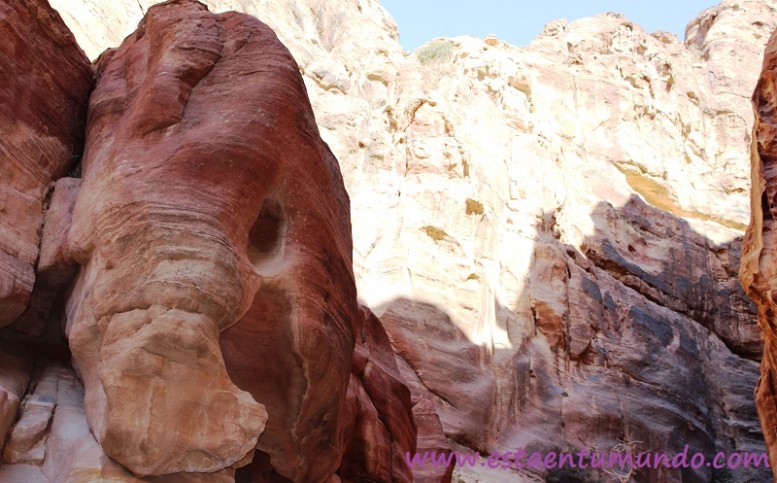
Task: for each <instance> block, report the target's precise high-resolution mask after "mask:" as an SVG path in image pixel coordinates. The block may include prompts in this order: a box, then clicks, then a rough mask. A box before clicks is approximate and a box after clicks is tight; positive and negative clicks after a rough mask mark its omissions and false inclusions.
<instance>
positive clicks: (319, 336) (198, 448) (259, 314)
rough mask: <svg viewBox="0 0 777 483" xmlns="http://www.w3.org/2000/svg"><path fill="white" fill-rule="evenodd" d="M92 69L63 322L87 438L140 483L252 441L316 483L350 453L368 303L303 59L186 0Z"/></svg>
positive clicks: (156, 12)
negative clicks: (351, 400) (357, 279)
mask: <svg viewBox="0 0 777 483" xmlns="http://www.w3.org/2000/svg"><path fill="white" fill-rule="evenodd" d="M97 76H98V81H97V85H96V88H95V90H94V92H93V93H92V96H91V99H90V111H89V112H90V118H89V119H90V121H89V125H88V127H87V144H86V150H85V154H84V161H83V185H82V187H81V190H80V192H79V194H78V198H77V201H76V205H75V208H74V211H73V221H72V227H71V230H70V234H69V251H70V253H71V255H72V256H73V258H74V259H75V260H76V261H77V262H78V263H79V264H80V265H81V269H80V272H79V274H78V277H77V279H76V282H75V288H74V290H73V294H72V296H71V297H70V299H69V301H68V311H67V320H68V322H67V330H66V335H67V337H68V340H69V342H70V348H71V350H72V352H73V359H74V362H75V364H76V365H77V368H78V370H79V372H80V374H81V376H82V377H83V379H84V383H85V386H86V395H85V408H86V414H87V418H88V421H89V425H90V427H91V429H92V431H93V433H94V434H95V436H96V437H97V439H98V441H99V442H100V445H101V446H102V448H103V449H104V450H105V452H106V453H107V454H108V455H109V456H111V457H112V458H113V459H115V460H116V461H118V462H119V463H121V464H122V465H124V466H125V467H127V468H128V469H130V470H131V471H132V472H133V473H135V474H136V475H138V476H145V475H163V474H169V473H176V472H213V471H218V470H221V469H224V468H228V467H233V466H240V465H242V464H243V462H242V460H243V459H244V458H245V457H246V456H247V455H248V456H250V455H251V452H252V451H253V449H254V447H258V448H259V449H260V450H263V451H265V452H266V453H268V454H270V456H271V462H272V464H273V466H274V467H275V468H276V470H277V471H278V472H279V473H280V474H281V475H283V476H285V477H287V478H290V479H292V480H294V481H322V480H323V479H325V478H326V477H327V476H329V475H331V474H332V473H334V471H335V469H336V468H337V466H338V465H339V462H340V458H341V456H342V452H343V445H344V441H343V436H344V435H343V413H344V409H345V395H346V387H347V384H348V380H349V374H350V366H351V354H352V347H353V327H352V324H353V320H354V317H355V315H356V298H355V289H354V285H353V278H352V274H351V268H350V267H351V258H350V257H351V255H350V251H351V245H350V224H349V216H348V197H347V195H346V193H345V190H344V189H343V187H342V181H341V179H340V175H339V169H338V166H337V162H336V160H335V158H334V157H333V156H332V154H331V153H330V152H329V150H328V149H327V147H326V145H325V144H324V143H323V142H322V141H321V140H320V137H319V136H318V131H317V129H316V125H315V122H314V119H313V114H312V111H311V109H310V105H309V103H308V101H307V98H306V94H305V88H304V85H303V84H302V80H301V77H300V76H299V73H298V71H297V67H296V64H295V62H294V60H293V59H292V58H291V56H290V54H289V53H288V51H287V50H286V49H285V48H284V47H283V45H282V44H281V43H280V42H279V41H278V40H277V37H276V36H275V35H274V33H273V32H272V31H271V30H270V29H269V28H268V27H266V26H265V25H264V24H262V23H261V22H259V21H258V20H256V19H255V18H252V17H249V16H246V15H242V14H235V13H228V14H222V15H214V14H212V13H210V12H208V11H207V9H206V8H205V7H204V6H203V5H201V4H198V3H196V2H192V1H186V0H182V1H175V2H169V3H167V4H165V5H162V6H158V7H155V8H152V9H150V10H149V12H148V15H147V16H146V17H145V18H144V20H143V21H142V22H141V24H140V25H139V27H138V30H137V31H136V33H135V34H133V35H132V36H130V37H129V38H128V39H127V40H126V41H125V42H124V43H123V45H122V46H121V47H120V48H119V49H118V50H117V51H115V52H108V53H106V54H104V55H103V57H102V58H101V59H100V61H99V63H98V67H97ZM221 332H224V333H223V335H222V336H221V337H220V333H221ZM219 341H220V343H221V345H219ZM225 360H226V365H225ZM268 412H269V413H270V414H272V417H271V418H270V420H269V421H268V420H267V413H268ZM265 423H266V427H265ZM260 436H261V437H260ZM257 445H258V446H257Z"/></svg>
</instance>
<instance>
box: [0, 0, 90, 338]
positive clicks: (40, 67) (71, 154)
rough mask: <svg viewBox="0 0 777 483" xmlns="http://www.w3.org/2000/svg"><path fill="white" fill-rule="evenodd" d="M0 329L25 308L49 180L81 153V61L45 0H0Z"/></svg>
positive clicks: (84, 88) (85, 63)
mask: <svg viewBox="0 0 777 483" xmlns="http://www.w3.org/2000/svg"><path fill="white" fill-rule="evenodd" d="M0 39H1V40H0V72H2V73H3V75H2V80H0V91H1V92H2V93H3V95H2V99H0V126H2V127H0V138H2V142H0V180H2V183H0V327H5V326H7V325H8V324H10V323H11V322H13V321H14V320H16V318H17V317H19V316H20V315H21V314H22V313H23V312H24V311H25V310H26V308H27V304H28V303H29V301H30V295H31V293H32V289H33V285H34V283H35V264H36V261H37V258H38V248H39V244H40V237H41V226H42V224H43V213H44V206H45V204H46V202H47V200H46V195H47V193H48V191H49V184H50V183H51V181H53V180H56V179H57V178H60V177H62V176H63V175H64V174H65V172H66V171H67V170H68V168H69V167H70V166H72V165H73V164H75V163H76V162H77V158H79V157H80V155H81V149H82V142H83V129H84V122H85V120H86V102H87V98H88V96H89V90H90V89H91V86H92V73H91V69H90V67H89V60H88V59H87V58H86V56H85V55H84V54H83V52H82V51H81V49H80V48H79V47H78V45H77V44H76V41H75V38H74V37H73V34H72V33H71V32H70V31H69V30H68V28H67V27H66V26H65V24H64V22H62V19H61V18H60V16H59V15H58V14H57V12H55V11H53V10H52V9H51V8H50V7H49V6H48V4H47V2H46V0H30V1H24V2H19V1H16V0H7V1H6V0H3V1H2V2H0Z"/></svg>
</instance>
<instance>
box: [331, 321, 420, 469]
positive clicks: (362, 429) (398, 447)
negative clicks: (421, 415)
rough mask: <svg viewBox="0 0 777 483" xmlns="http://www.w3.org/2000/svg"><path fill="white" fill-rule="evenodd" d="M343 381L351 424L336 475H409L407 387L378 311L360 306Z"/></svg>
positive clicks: (412, 446)
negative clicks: (349, 366) (348, 373)
mask: <svg viewBox="0 0 777 483" xmlns="http://www.w3.org/2000/svg"><path fill="white" fill-rule="evenodd" d="M361 313H362V315H363V319H362V320H363V321H362V323H361V324H359V327H358V328H357V334H356V335H357V337H356V348H355V349H354V358H353V367H352V371H353V373H352V375H351V380H350V384H349V386H348V407H349V411H348V413H349V416H350V417H351V418H352V420H353V422H352V426H351V428H349V429H350V431H349V436H348V446H347V450H346V453H345V456H344V457H343V463H342V465H341V466H340V469H339V470H338V475H340V478H341V479H342V481H344V482H359V481H369V480H370V479H373V480H376V481H393V482H401V481H407V482H411V481H413V475H412V473H411V470H410V467H409V466H408V465H407V463H406V462H405V453H408V452H409V453H414V452H415V451H416V427H415V423H414V422H413V413H412V408H411V401H410V391H409V390H408V388H407V387H406V386H405V385H404V384H403V383H402V379H401V377H400V374H399V369H398V367H397V364H396V361H395V359H394V351H393V350H392V348H391V343H390V342H389V339H388V336H387V335H386V332H385V330H384V329H383V326H382V325H381V323H380V321H379V320H378V318H377V317H375V315H374V314H373V313H372V312H371V311H370V310H369V309H367V308H365V307H362V309H361Z"/></svg>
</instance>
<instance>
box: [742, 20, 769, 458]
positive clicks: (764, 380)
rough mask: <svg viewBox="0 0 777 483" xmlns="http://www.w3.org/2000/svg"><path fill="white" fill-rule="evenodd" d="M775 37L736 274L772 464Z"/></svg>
mask: <svg viewBox="0 0 777 483" xmlns="http://www.w3.org/2000/svg"><path fill="white" fill-rule="evenodd" d="M776 82H777V35H773V36H772V37H771V39H770V40H769V43H768V45H767V46H766V53H765V55H764V62H763V69H762V72H761V77H760V79H759V80H758V85H757V86H756V89H755V93H754V94H753V104H754V107H755V114H756V122H755V129H754V131H753V133H754V135H753V149H752V179H753V187H752V195H751V196H752V201H751V210H752V219H751V222H750V226H749V227H748V230H747V235H746V236H745V243H744V253H743V256H742V266H741V269H740V279H741V280H742V286H744V287H745V290H747V293H748V295H749V296H750V298H752V299H753V301H755V303H756V305H757V306H758V321H759V325H760V327H761V331H762V332H763V339H764V353H763V359H762V360H761V376H760V378H759V379H758V386H757V387H756V391H755V401H756V405H757V406H758V415H759V417H760V420H761V428H762V429H763V433H764V438H765V439H766V446H767V448H768V451H769V461H770V462H771V464H772V466H774V465H775V464H776V463H777V363H776V362H775V357H776V356H777V345H775V344H776V343H777V338H776V337H775V333H774V331H775V327H776V322H775V317H776V314H777V312H776V311H775V309H777V292H776V291H775V288H777V239H775V228H777V179H775V163H777V83H776Z"/></svg>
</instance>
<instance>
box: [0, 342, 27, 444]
mask: <svg viewBox="0 0 777 483" xmlns="http://www.w3.org/2000/svg"><path fill="white" fill-rule="evenodd" d="M0 348H2V349H3V350H0V450H2V449H3V446H4V445H5V441H6V439H7V438H6V437H7V435H8V430H9V428H10V427H11V425H12V424H13V423H14V421H16V413H17V411H18V409H19V403H20V401H21V399H22V397H23V396H24V393H25V392H26V391H27V385H28V384H29V382H30V373H31V372H32V365H31V364H30V362H29V361H28V360H26V359H25V358H24V357H21V356H19V355H15V354H12V353H10V352H9V350H8V349H9V347H5V346H0Z"/></svg>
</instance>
